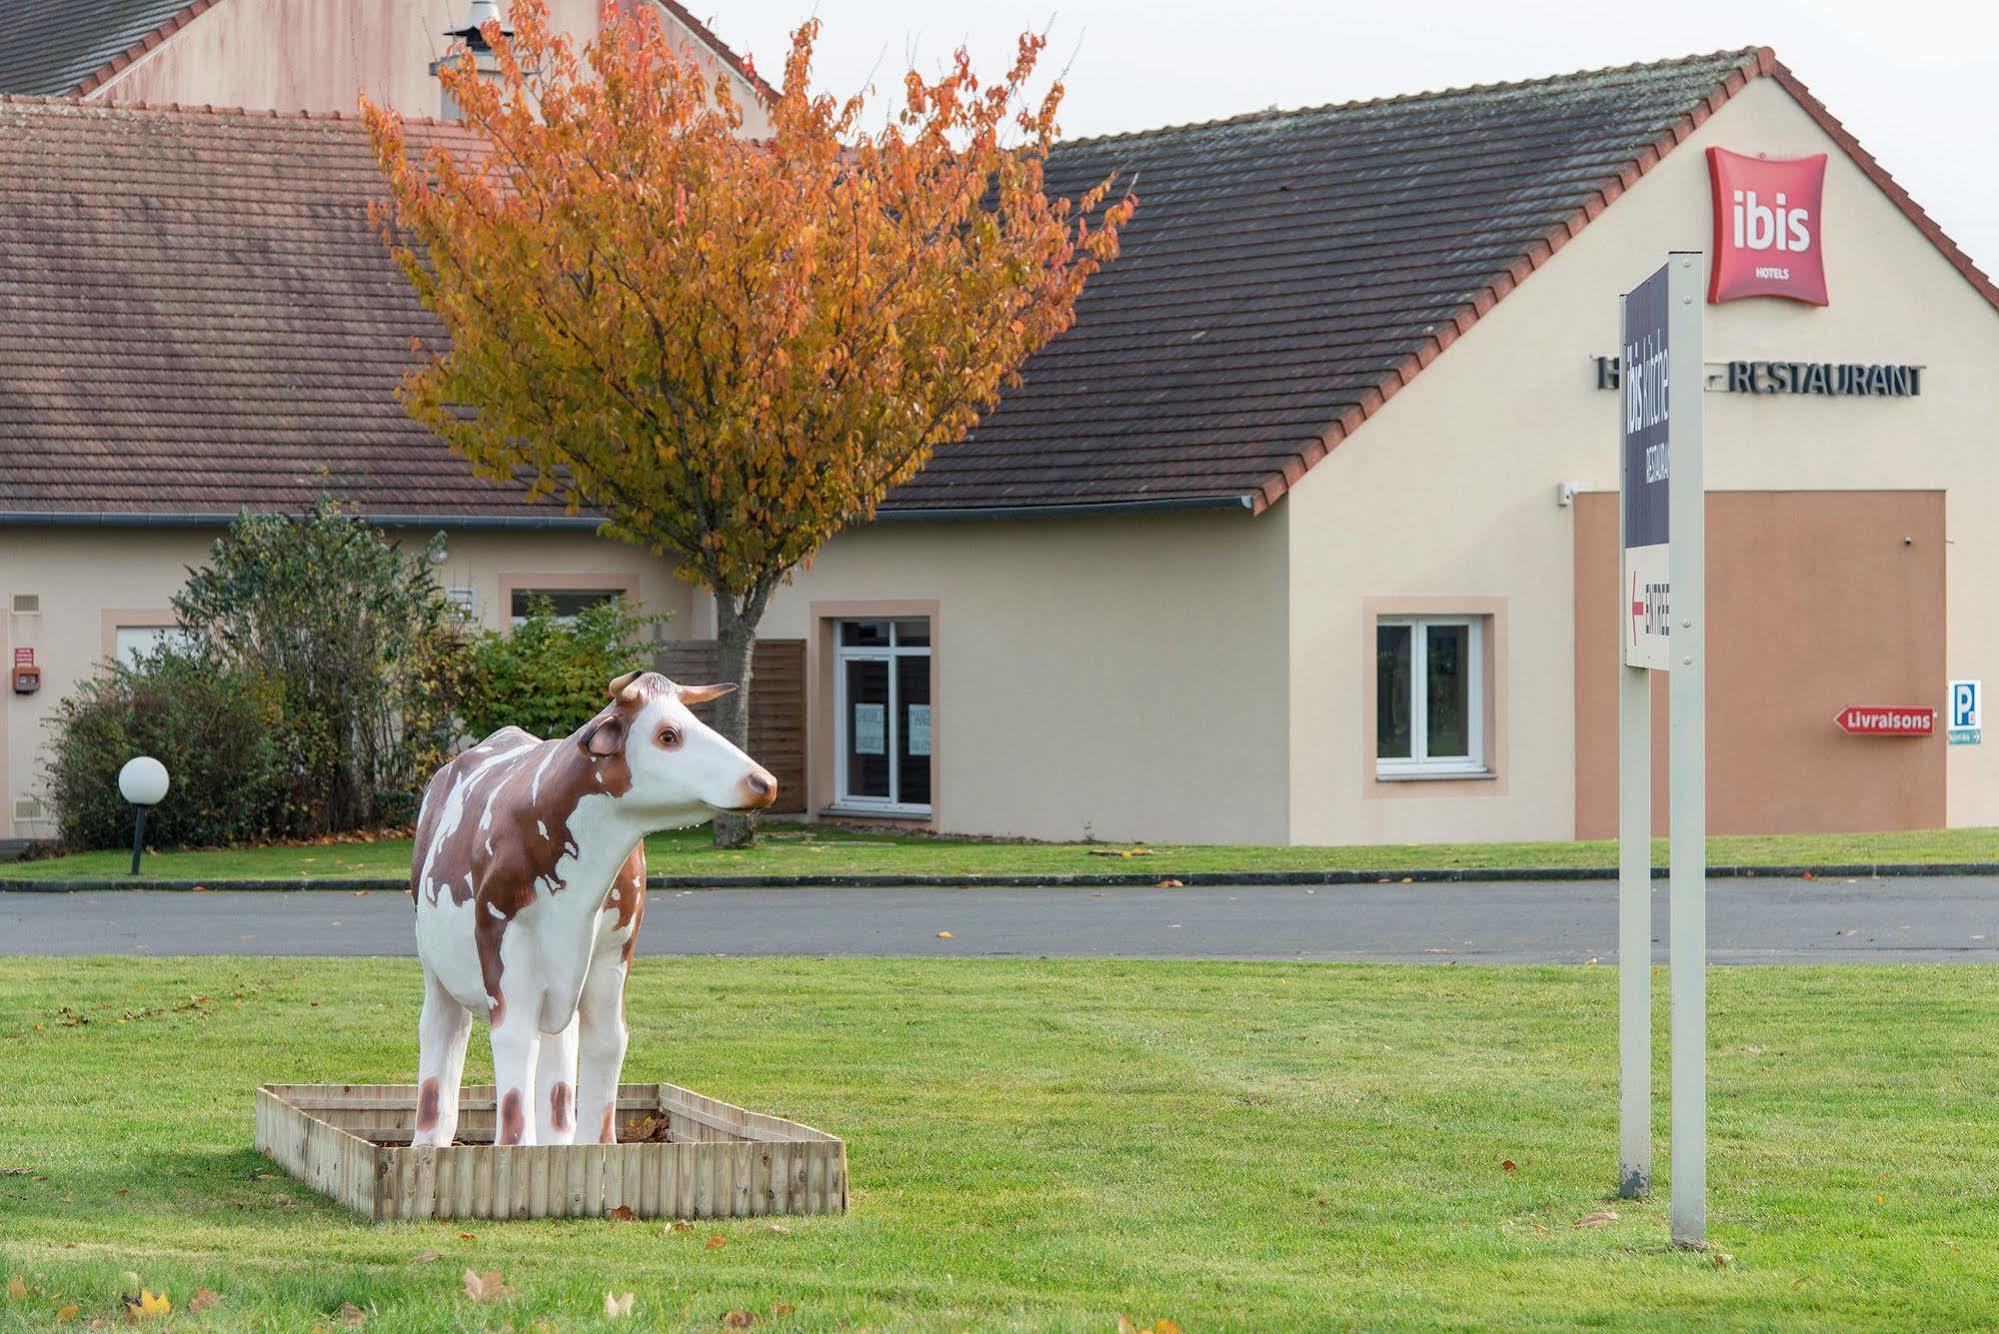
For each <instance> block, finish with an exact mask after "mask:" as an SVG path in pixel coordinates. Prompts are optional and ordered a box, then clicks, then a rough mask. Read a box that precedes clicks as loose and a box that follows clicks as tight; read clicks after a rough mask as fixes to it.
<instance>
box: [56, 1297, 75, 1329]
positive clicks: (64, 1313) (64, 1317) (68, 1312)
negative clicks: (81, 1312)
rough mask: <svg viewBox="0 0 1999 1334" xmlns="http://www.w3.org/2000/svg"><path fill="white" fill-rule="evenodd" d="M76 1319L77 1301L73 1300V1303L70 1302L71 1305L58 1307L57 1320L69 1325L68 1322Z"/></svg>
mask: <svg viewBox="0 0 1999 1334" xmlns="http://www.w3.org/2000/svg"><path fill="white" fill-rule="evenodd" d="M74 1319H76V1303H75V1302H71V1303H70V1304H69V1305H67V1306H58V1307H57V1308H56V1320H57V1321H58V1322H59V1323H61V1324H65V1325H67V1324H68V1323H69V1322H70V1321H72V1320H74Z"/></svg>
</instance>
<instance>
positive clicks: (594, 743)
mask: <svg viewBox="0 0 1999 1334" xmlns="http://www.w3.org/2000/svg"><path fill="white" fill-rule="evenodd" d="M577 744H578V745H580V746H582V747H583V749H584V751H585V753H587V754H590V755H616V754H617V753H618V752H619V751H621V750H623V749H624V748H625V720H624V719H623V718H620V717H618V716H617V715H616V714H613V715H611V716H610V717H609V718H600V719H598V720H597V722H596V723H595V724H594V725H592V727H591V728H590V730H589V731H587V732H585V733H584V734H583V735H582V736H580V737H578V738H577Z"/></svg>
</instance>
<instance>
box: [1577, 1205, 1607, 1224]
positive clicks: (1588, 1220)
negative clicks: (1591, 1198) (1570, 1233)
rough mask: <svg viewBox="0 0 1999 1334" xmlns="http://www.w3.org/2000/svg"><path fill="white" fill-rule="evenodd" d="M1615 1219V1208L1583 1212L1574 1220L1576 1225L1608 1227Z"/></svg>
mask: <svg viewBox="0 0 1999 1334" xmlns="http://www.w3.org/2000/svg"><path fill="white" fill-rule="evenodd" d="M1616 1221H1617V1210H1615V1209H1599V1210H1597V1211H1596V1212H1595V1213H1593V1214H1584V1215H1583V1216H1582V1217H1581V1218H1578V1219H1577V1220H1576V1223H1575V1225H1576V1226H1577V1227H1609V1226H1610V1225H1611V1224H1612V1223H1615V1222H1616Z"/></svg>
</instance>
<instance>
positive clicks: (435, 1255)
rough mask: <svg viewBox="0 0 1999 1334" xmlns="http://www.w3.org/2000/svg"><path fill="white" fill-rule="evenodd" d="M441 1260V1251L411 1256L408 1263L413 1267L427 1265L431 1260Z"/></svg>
mask: <svg viewBox="0 0 1999 1334" xmlns="http://www.w3.org/2000/svg"><path fill="white" fill-rule="evenodd" d="M443 1258H444V1252H443V1251H425V1252H424V1253H423V1254H422V1255H413V1256H411V1257H410V1263H411V1264H413V1265H427V1264H429V1263H430V1262H431V1261H432V1260H442V1259H443Z"/></svg>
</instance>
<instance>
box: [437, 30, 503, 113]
mask: <svg viewBox="0 0 1999 1334" xmlns="http://www.w3.org/2000/svg"><path fill="white" fill-rule="evenodd" d="M505 22H506V20H505V19H504V18H503V17H502V16H501V14H500V6H499V0H472V7H471V8H470V9H468V10H467V11H466V12H465V21H464V22H463V23H461V24H459V25H458V26H457V27H456V28H446V29H445V30H444V35H445V36H446V37H451V38H455V39H456V40H455V41H453V42H452V44H451V46H450V47H449V48H448V49H447V50H446V52H445V55H444V59H443V60H433V61H431V62H430V75H431V77H432V78H436V77H437V71H438V70H439V69H441V68H442V67H443V66H444V64H445V62H446V61H451V60H456V59H458V57H459V56H460V55H461V54H462V53H464V52H466V51H470V52H471V53H472V59H473V60H474V62H476V63H477V64H478V66H479V77H480V78H481V79H486V80H492V79H496V78H498V77H499V74H500V61H499V57H497V56H495V55H494V54H493V48H492V47H491V46H489V45H487V43H486V38H485V36H484V34H483V33H482V32H481V29H483V28H484V27H485V26H486V25H487V24H488V23H502V24H504V23H505ZM500 33H501V35H502V36H506V37H511V36H513V35H514V30H513V29H512V28H507V27H502V28H501V29H500ZM438 92H439V97H440V102H441V105H440V107H439V114H440V115H441V116H442V117H443V118H444V119H445V120H464V119H465V108H463V107H461V106H459V105H458V99H457V98H455V97H453V96H452V95H451V90H450V89H448V88H440V89H439V90H438Z"/></svg>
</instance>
